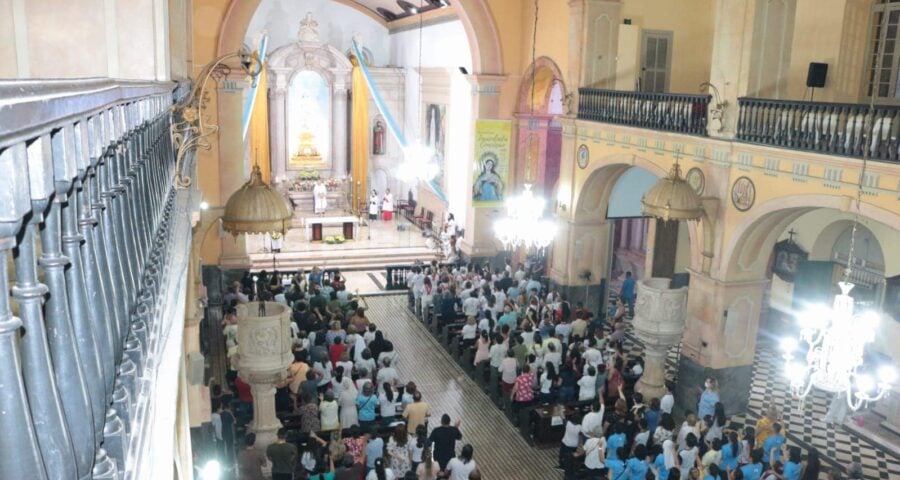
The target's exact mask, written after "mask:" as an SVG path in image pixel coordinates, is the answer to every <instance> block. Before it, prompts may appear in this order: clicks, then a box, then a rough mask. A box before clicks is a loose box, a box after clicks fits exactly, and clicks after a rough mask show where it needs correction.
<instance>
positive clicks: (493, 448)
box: [368, 292, 562, 480]
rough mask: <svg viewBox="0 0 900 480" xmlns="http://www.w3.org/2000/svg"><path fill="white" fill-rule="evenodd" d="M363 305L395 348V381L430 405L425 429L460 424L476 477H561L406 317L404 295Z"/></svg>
mask: <svg viewBox="0 0 900 480" xmlns="http://www.w3.org/2000/svg"><path fill="white" fill-rule="evenodd" d="M368 302H369V312H368V316H369V318H371V319H372V320H373V321H374V322H375V323H376V324H377V325H378V327H379V329H382V330H384V332H385V333H386V334H387V337H388V339H390V340H391V341H392V342H393V343H394V345H396V346H397V351H398V353H399V356H400V360H399V365H398V370H399V371H400V376H401V379H402V380H403V381H408V380H412V381H414V382H416V385H417V386H418V388H419V390H421V391H422V393H423V395H424V398H425V401H427V402H428V403H429V404H430V406H431V412H432V417H431V419H430V422H429V423H430V425H429V429H430V428H434V427H436V426H437V425H438V424H439V422H440V417H441V415H442V414H444V413H447V414H449V415H450V416H451V418H453V420H454V421H455V420H456V419H462V424H461V425H460V429H461V430H462V433H463V441H462V443H463V444H464V443H471V444H472V446H473V447H474V449H475V462H476V463H477V465H478V468H479V470H480V471H481V473H482V478H485V479H488V480H553V479H560V478H562V473H561V472H559V471H557V470H555V469H554V468H553V466H554V465H555V464H556V450H553V449H551V450H538V449H535V448H534V447H531V446H529V445H528V444H527V443H526V442H525V440H524V439H523V438H522V437H521V436H520V435H519V433H518V432H517V430H516V429H514V428H513V426H512V424H511V423H510V422H509V420H507V419H506V417H505V416H504V415H503V413H502V412H500V410H498V409H497V407H496V406H495V405H494V403H493V402H492V401H491V399H490V398H489V397H488V396H487V395H486V394H485V393H484V392H483V391H482V390H481V388H479V387H478V385H477V384H475V382H473V381H472V379H470V378H469V377H468V375H466V373H465V372H463V370H462V369H461V368H460V367H459V365H457V364H456V362H455V361H454V360H453V359H452V358H450V356H449V355H448V354H447V352H446V351H445V350H444V349H443V348H442V347H441V346H440V344H439V343H438V342H437V340H435V339H434V337H433V336H432V335H431V334H430V333H429V332H428V330H426V329H425V327H424V325H422V323H420V322H419V321H418V320H416V318H415V317H414V316H413V315H412V314H411V313H410V312H409V309H408V308H407V307H406V293H405V292H403V294H401V295H385V296H378V297H371V298H369V299H368ZM459 446H460V447H461V446H462V445H461V444H460V445H459Z"/></svg>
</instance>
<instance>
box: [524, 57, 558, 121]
mask: <svg viewBox="0 0 900 480" xmlns="http://www.w3.org/2000/svg"><path fill="white" fill-rule="evenodd" d="M532 75H534V82H532V80H531V78H532ZM532 83H534V100H535V102H534V103H535V106H536V107H540V108H539V109H535V112H534V113H543V114H546V113H547V107H548V105H549V101H550V94H551V92H552V91H553V86H554V85H555V84H557V83H558V84H559V85H560V86H561V87H562V94H563V98H565V96H566V92H567V90H566V83H565V81H564V80H563V75H562V72H561V71H560V70H559V66H557V65H556V62H554V61H553V60H552V59H551V58H550V57H538V58H537V59H536V60H535V61H534V63H532V64H531V65H529V66H528V68H527V69H526V70H525V73H524V74H523V75H522V83H521V84H520V85H519V95H518V97H517V98H518V101H517V103H516V111H517V112H518V113H531V86H532Z"/></svg>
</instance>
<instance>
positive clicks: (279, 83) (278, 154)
mask: <svg viewBox="0 0 900 480" xmlns="http://www.w3.org/2000/svg"><path fill="white" fill-rule="evenodd" d="M274 80H275V82H274V86H273V87H272V88H271V89H270V92H271V95H270V96H269V137H270V139H271V145H270V146H269V155H271V156H272V179H273V180H275V181H280V179H281V178H282V177H284V176H285V172H286V168H287V167H286V166H287V158H285V155H286V154H285V152H286V151H287V143H286V141H287V140H286V139H285V138H284V134H285V124H286V123H287V113H286V111H285V102H286V101H287V99H286V98H285V97H286V93H287V88H286V85H285V78H284V74H281V73H275V74H274Z"/></svg>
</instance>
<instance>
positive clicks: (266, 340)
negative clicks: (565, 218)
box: [235, 302, 294, 451]
mask: <svg viewBox="0 0 900 480" xmlns="http://www.w3.org/2000/svg"><path fill="white" fill-rule="evenodd" d="M237 316H238V333H237V337H238V353H237V355H236V357H235V365H236V367H237V370H238V375H240V377H241V379H243V380H244V381H245V382H247V383H248V384H250V391H251V393H252V394H253V420H252V421H251V422H250V425H249V428H250V430H251V431H252V432H254V433H255V434H256V447H257V448H261V449H262V450H263V451H265V449H266V447H267V446H269V445H270V444H272V443H274V442H275V439H276V435H277V433H278V429H279V428H281V426H282V425H281V421H280V420H278V417H277V416H276V415H275V385H277V384H278V383H280V382H281V381H282V380H284V379H285V378H286V377H287V368H288V367H289V366H290V365H291V362H292V361H293V360H294V357H293V354H292V352H291V327H290V325H291V311H290V309H289V308H288V307H287V306H285V305H281V304H279V303H275V302H250V303H246V304H240V305H238V306H237Z"/></svg>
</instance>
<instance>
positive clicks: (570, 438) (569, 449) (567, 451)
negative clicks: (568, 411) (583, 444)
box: [558, 418, 581, 471]
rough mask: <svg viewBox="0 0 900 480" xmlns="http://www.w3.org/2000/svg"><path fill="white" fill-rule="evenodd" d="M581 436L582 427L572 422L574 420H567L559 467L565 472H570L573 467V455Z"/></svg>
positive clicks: (560, 449)
mask: <svg viewBox="0 0 900 480" xmlns="http://www.w3.org/2000/svg"><path fill="white" fill-rule="evenodd" d="M580 435H581V425H579V424H577V423H575V422H573V421H572V419H571V418H570V419H567V420H566V433H565V434H564V435H563V438H562V445H561V446H560V447H559V467H558V468H561V469H563V470H566V471H569V469H570V468H571V467H572V466H573V465H572V463H573V462H572V454H573V453H575V450H576V449H577V448H578V443H579V440H580Z"/></svg>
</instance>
